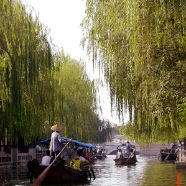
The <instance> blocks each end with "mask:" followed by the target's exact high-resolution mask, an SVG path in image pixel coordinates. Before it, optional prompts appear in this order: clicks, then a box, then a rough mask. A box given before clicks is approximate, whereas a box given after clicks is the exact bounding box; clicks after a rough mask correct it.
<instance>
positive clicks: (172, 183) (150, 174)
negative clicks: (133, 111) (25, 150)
mask: <svg viewBox="0 0 186 186" xmlns="http://www.w3.org/2000/svg"><path fill="white" fill-rule="evenodd" d="M114 158H115V156H114V155H108V156H107V158H106V159H105V160H97V162H96V163H95V165H94V170H95V174H96V179H95V180H92V181H91V182H90V183H89V184H86V185H84V186H186V170H176V169H175V164H174V163H170V162H169V163H165V162H161V161H160V160H159V159H158V158H157V157H140V156H137V160H138V162H137V164H136V165H132V166H117V165H115V162H114V160H113V159H114ZM5 185H7V186H10V185H15V183H14V184H11V183H7V184H4V185H3V186H5ZM28 185H30V184H29V181H28V180H26V181H21V182H20V181H19V183H18V184H17V185H15V186H28ZM53 186H54V185H53ZM74 186H80V185H77V184H76V185H74Z"/></svg>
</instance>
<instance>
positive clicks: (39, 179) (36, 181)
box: [32, 139, 72, 186]
mask: <svg viewBox="0 0 186 186" xmlns="http://www.w3.org/2000/svg"><path fill="white" fill-rule="evenodd" d="M71 141H72V139H70V141H68V143H66V144H65V146H64V147H63V148H62V149H61V151H60V153H59V154H58V155H57V156H56V157H55V159H54V160H53V161H52V163H50V164H49V165H48V167H47V168H46V169H45V170H44V171H43V172H42V173H41V174H40V175H39V176H38V178H37V179H36V180H35V181H34V183H33V184H32V186H38V185H40V184H41V182H42V181H43V180H44V179H45V177H46V175H47V174H48V172H49V170H50V168H51V166H52V165H53V164H54V163H55V162H56V160H57V158H58V157H59V156H60V155H61V153H62V152H63V151H64V150H65V148H66V147H67V145H68V144H69V143H70V142H71Z"/></svg>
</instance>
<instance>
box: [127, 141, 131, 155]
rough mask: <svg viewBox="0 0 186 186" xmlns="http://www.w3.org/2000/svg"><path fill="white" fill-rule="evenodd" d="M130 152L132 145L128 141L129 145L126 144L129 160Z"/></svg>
mask: <svg viewBox="0 0 186 186" xmlns="http://www.w3.org/2000/svg"><path fill="white" fill-rule="evenodd" d="M130 152H131V145H130V143H129V141H127V143H126V155H127V158H129V157H130Z"/></svg>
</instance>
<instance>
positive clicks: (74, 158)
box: [70, 152, 81, 170]
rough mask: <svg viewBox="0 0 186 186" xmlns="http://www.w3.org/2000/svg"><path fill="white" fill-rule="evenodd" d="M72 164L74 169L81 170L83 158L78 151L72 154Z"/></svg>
mask: <svg viewBox="0 0 186 186" xmlns="http://www.w3.org/2000/svg"><path fill="white" fill-rule="evenodd" d="M71 158H72V159H71V161H70V166H72V167H73V168H74V169H78V170H80V166H81V160H80V158H79V155H78V154H77V153H75V152H74V153H73V154H72V156H71Z"/></svg>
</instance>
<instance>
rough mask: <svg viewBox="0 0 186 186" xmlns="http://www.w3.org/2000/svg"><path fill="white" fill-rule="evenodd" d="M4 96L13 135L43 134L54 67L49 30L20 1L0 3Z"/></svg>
mask: <svg viewBox="0 0 186 186" xmlns="http://www.w3.org/2000/svg"><path fill="white" fill-rule="evenodd" d="M0 12H1V14H0V23H1V26H0V59H1V61H0V64H1V65H0V71H1V75H0V77H1V80H2V81H1V86H2V87H3V88H2V89H1V92H0V97H1V98H2V100H3V116H2V117H3V119H2V120H1V123H2V125H1V126H0V130H1V132H2V133H3V131H4V129H5V128H7V129H8V132H9V135H10V138H11V136H12V138H13V136H18V135H15V134H19V135H22V136H23V137H24V139H25V141H28V140H30V139H32V138H33V137H35V136H37V135H40V130H41V129H42V127H43V125H42V123H44V122H43V121H44V118H45V116H46V113H45V107H47V105H46V103H45V102H44V99H46V97H45V95H44V93H43V91H44V89H45V88H46V86H47V85H46V84H47V83H46V81H47V80H48V78H49V77H50V69H51V68H52V61H51V49H50V45H49V42H48V40H47V30H45V27H43V26H42V24H41V23H40V22H39V20H38V18H37V17H36V18H35V19H33V17H32V15H31V13H30V14H29V13H27V11H26V7H25V6H23V5H22V4H21V3H20V2H19V1H17V0H2V1H1V3H0Z"/></svg>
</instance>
